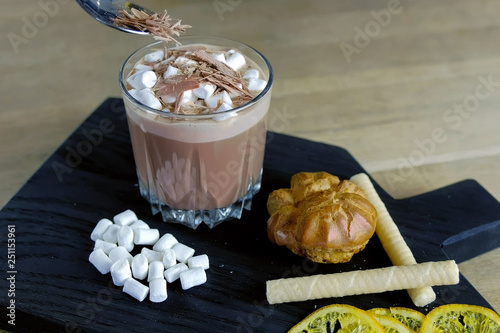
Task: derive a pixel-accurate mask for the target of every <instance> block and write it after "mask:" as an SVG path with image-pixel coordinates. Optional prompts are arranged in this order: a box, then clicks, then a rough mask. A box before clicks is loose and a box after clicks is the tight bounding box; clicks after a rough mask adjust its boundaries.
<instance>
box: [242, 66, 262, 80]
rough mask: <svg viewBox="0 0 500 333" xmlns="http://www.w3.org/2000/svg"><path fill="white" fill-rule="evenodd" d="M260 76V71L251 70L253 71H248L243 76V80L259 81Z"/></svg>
mask: <svg viewBox="0 0 500 333" xmlns="http://www.w3.org/2000/svg"><path fill="white" fill-rule="evenodd" d="M259 76H260V75H259V71H258V70H256V69H255V68H251V69H249V70H247V71H246V72H245V74H243V78H244V79H247V80H249V79H258V78H259Z"/></svg>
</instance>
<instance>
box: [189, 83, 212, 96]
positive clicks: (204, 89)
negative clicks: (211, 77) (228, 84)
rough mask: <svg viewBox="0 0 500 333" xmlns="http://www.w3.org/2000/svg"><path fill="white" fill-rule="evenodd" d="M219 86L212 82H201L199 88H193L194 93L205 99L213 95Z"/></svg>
mask: <svg viewBox="0 0 500 333" xmlns="http://www.w3.org/2000/svg"><path fill="white" fill-rule="evenodd" d="M215 89H217V87H216V86H215V84H212V83H200V86H199V87H198V88H195V89H193V94H194V95H195V96H196V97H198V98H201V99H205V98H207V97H208V96H211V95H212V94H213V93H214V92H215Z"/></svg>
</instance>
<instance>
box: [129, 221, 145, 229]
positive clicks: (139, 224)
mask: <svg viewBox="0 0 500 333" xmlns="http://www.w3.org/2000/svg"><path fill="white" fill-rule="evenodd" d="M130 228H132V230H135V229H149V225H148V224H147V223H146V222H144V221H143V220H138V221H135V222H134V223H132V224H131V225H130Z"/></svg>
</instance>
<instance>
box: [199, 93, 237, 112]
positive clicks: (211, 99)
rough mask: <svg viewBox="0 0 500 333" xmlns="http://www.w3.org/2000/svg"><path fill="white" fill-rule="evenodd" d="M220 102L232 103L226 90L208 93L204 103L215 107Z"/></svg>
mask: <svg viewBox="0 0 500 333" xmlns="http://www.w3.org/2000/svg"><path fill="white" fill-rule="evenodd" d="M219 101H220V103H226V104H228V105H233V101H232V100H231V97H230V96H229V94H228V93H227V91H225V90H224V91H222V92H220V93H217V94H215V95H210V96H208V97H207V98H205V103H206V104H207V106H208V107H209V108H211V109H216V108H217V106H218V105H219Z"/></svg>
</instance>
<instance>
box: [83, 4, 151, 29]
mask: <svg viewBox="0 0 500 333" xmlns="http://www.w3.org/2000/svg"><path fill="white" fill-rule="evenodd" d="M76 2H78V4H79V5H80V6H81V7H82V8H83V9H84V10H85V11H86V12H87V13H88V14H89V15H90V16H92V17H93V18H95V19H96V20H97V21H99V22H101V23H104V24H106V25H107V26H110V27H112V28H115V29H118V30H121V31H125V32H128V33H132V34H139V35H147V34H148V32H145V31H140V30H134V29H131V28H127V27H121V26H117V25H115V24H114V23H113V18H115V17H117V16H118V15H119V13H120V10H130V9H131V8H135V9H137V10H141V11H144V12H146V13H148V14H153V12H152V11H151V10H149V9H147V8H144V7H142V6H139V5H136V4H134V3H131V2H128V1H126V0H76Z"/></svg>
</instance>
